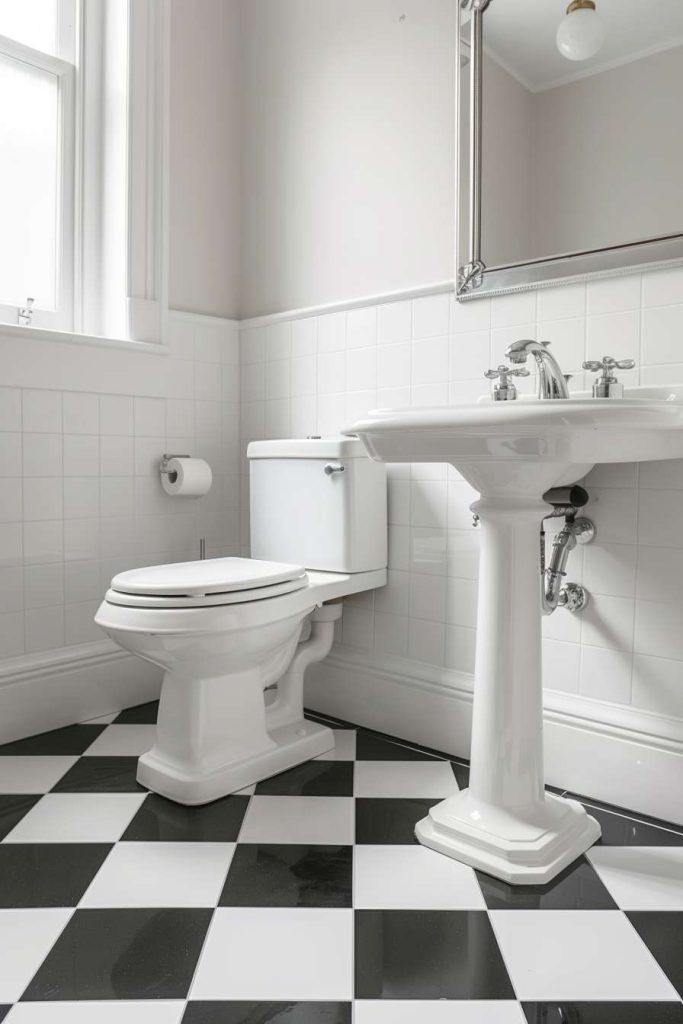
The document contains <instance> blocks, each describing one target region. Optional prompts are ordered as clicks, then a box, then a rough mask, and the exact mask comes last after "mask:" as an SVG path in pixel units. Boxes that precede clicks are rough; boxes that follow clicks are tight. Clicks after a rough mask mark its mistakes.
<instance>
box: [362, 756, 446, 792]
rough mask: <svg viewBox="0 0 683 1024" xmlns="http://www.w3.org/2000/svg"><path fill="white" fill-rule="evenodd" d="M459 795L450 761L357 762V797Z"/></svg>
mask: <svg viewBox="0 0 683 1024" xmlns="http://www.w3.org/2000/svg"><path fill="white" fill-rule="evenodd" d="M457 792H458V783H457V782H456V781H455V775H454V774H453V769H452V768H451V766H450V764H449V762H448V761H357V762H356V767H355V776H354V793H355V795H356V796H365V797H403V798H404V799H408V798H420V797H424V798H426V799H428V798H432V797H433V798H436V797H447V796H452V795H453V793H457Z"/></svg>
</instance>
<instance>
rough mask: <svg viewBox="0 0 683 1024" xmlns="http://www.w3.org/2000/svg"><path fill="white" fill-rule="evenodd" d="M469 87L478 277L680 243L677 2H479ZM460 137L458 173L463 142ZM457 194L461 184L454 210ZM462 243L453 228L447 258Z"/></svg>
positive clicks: (682, 196)
mask: <svg viewBox="0 0 683 1024" xmlns="http://www.w3.org/2000/svg"><path fill="white" fill-rule="evenodd" d="M464 17H465V18H466V19H467V26H466V27H465V28H464V29H463V39H462V47H461V108H460V109H461V117H463V116H464V117H465V118H467V116H468V115H467V110H468V103H469V85H470V80H469V76H470V60H469V55H470V38H469V35H470V32H469V25H470V24H471V19H470V15H469V14H467V13H466V14H465V15H464ZM482 74H483V81H482V86H483V93H482V96H483V101H482V119H483V132H482V170H481V238H482V243H481V256H482V259H483V262H484V264H485V265H486V267H487V268H492V267H500V266H506V265H510V264H516V263H520V262H526V261H529V260H540V259H547V258H549V257H552V256H557V255H562V254H570V253H578V252H586V251H590V250H597V249H604V248H607V247H611V246H621V245H625V244H627V243H632V242H636V241H643V240H647V239H653V238H658V237H662V236H671V235H675V234H678V233H680V232H682V231H683V133H682V132H681V130H680V116H681V114H680V112H681V110H682V109H683V3H681V2H680V0H647V2H644V0H595V2H593V0H574V2H573V3H569V5H567V2H566V0H490V3H489V4H488V5H487V6H486V10H485V14H484V17H483V61H482ZM460 137H461V140H462V142H461V145H462V146H463V147H464V148H463V149H462V150H461V159H462V166H463V168H464V169H466V168H467V163H468V157H467V152H466V150H467V147H468V144H469V140H468V133H467V131H462V130H461V133H460ZM469 186H470V182H469V180H468V175H467V174H463V175H462V177H461V193H460V203H461V208H462V204H463V203H467V202H468V192H469ZM465 208H466V207H465ZM463 221H465V223H464V224H463V223H462V222H463ZM467 231H468V225H467V223H466V218H465V217H463V218H462V219H461V235H460V242H461V253H464V252H466V251H467V242H466V239H467ZM460 262H461V264H462V263H464V262H465V260H464V259H461V260H460Z"/></svg>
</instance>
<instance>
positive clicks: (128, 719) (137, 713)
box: [114, 700, 159, 725]
mask: <svg viewBox="0 0 683 1024" xmlns="http://www.w3.org/2000/svg"><path fill="white" fill-rule="evenodd" d="M158 712H159V701H158V700H153V701H150V702H149V704H138V705H136V707H134V708H126V709H125V711H122V712H121V713H120V714H119V715H117V716H116V718H115V719H114V724H115V725H156V720H157V714H158Z"/></svg>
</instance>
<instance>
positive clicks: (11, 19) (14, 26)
mask: <svg viewBox="0 0 683 1024" xmlns="http://www.w3.org/2000/svg"><path fill="white" fill-rule="evenodd" d="M58 3H59V0H0V36H9V37H10V39H18V40H19V42H20V43H25V44H26V46H32V47H33V48H34V49H35V50H43V51H44V52H45V53H56V52H57V51H56V44H57V6H58Z"/></svg>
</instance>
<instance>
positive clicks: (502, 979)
mask: <svg viewBox="0 0 683 1024" xmlns="http://www.w3.org/2000/svg"><path fill="white" fill-rule="evenodd" d="M355 922H356V924H355V927H356V941H355V947H356V970H355V975H356V989H355V994H356V999H514V998H515V994H514V991H513V988H512V985H511V983H510V979H509V977H508V974H507V971H506V969H505V965H504V963H503V958H502V957H501V955H500V950H499V949H498V944H497V942H496V939H495V936H494V934H493V929H492V928H491V925H490V923H489V918H488V914H487V913H486V912H485V911H469V910H463V911H449V910H357V911H356V913H355Z"/></svg>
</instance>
